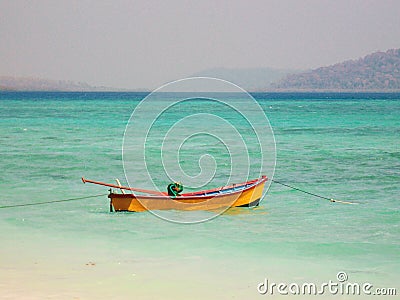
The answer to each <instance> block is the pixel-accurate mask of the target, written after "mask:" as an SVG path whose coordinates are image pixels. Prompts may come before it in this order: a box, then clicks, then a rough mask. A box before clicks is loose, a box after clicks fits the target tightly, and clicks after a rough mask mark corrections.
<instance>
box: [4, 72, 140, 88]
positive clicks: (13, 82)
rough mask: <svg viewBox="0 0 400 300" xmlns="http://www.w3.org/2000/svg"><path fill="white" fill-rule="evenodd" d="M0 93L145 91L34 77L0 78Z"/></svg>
mask: <svg viewBox="0 0 400 300" xmlns="http://www.w3.org/2000/svg"><path fill="white" fill-rule="evenodd" d="M0 91H47V92H56V91H61V92H103V91H109V92H125V91H138V92H139V91H140V92H142V91H144V92H147V90H145V89H136V90H133V89H132V90H126V89H120V88H112V87H105V86H92V85H89V84H87V83H86V82H75V81H71V80H51V79H43V78H34V77H12V76H0Z"/></svg>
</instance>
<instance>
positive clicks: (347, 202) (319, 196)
mask: <svg viewBox="0 0 400 300" xmlns="http://www.w3.org/2000/svg"><path fill="white" fill-rule="evenodd" d="M271 181H272V182H275V183H277V184H280V185H283V186H286V187H288V188H291V189H293V190H296V191H299V192H302V193H305V194H309V195H311V196H314V197H317V198H321V199H325V200H328V201H330V202H338V203H344V204H359V203H357V202H349V201H342V200H336V199H332V198H328V197H324V196H321V195H317V194H314V193H310V192H307V191H305V190H302V189H299V188H297V187H294V186H291V185H289V184H286V183H283V182H280V181H278V180H275V179H271Z"/></svg>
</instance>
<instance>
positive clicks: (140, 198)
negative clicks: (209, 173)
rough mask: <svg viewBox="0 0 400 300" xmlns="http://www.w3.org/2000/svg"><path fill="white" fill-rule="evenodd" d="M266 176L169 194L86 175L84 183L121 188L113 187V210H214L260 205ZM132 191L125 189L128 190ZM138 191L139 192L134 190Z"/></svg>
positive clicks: (111, 196)
mask: <svg viewBox="0 0 400 300" xmlns="http://www.w3.org/2000/svg"><path fill="white" fill-rule="evenodd" d="M267 180H268V178H267V177H266V176H262V177H260V178H258V179H253V180H250V181H246V182H242V183H238V184H233V185H230V186H223V187H220V188H216V189H211V190H204V191H198V192H192V193H184V194H181V195H179V196H176V197H173V196H169V195H168V194H167V193H163V192H157V191H151V190H145V189H138V188H131V187H125V186H121V184H120V183H119V181H117V183H118V185H115V184H108V183H104V182H99V181H93V180H89V179H85V178H83V177H82V181H83V182H84V183H86V182H89V183H94V184H99V185H103V186H108V187H112V188H116V189H120V190H121V193H116V192H115V191H114V190H112V189H110V190H109V191H110V194H109V195H108V198H110V211H112V209H114V210H115V211H134V212H141V211H146V210H169V209H175V210H214V209H221V208H229V207H253V206H258V205H259V202H260V199H261V196H262V193H263V190H264V185H265V182H266V181H267ZM126 190H127V191H131V192H132V193H129V194H127V193H125V191H126ZM133 192H136V193H133Z"/></svg>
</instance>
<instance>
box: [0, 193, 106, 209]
mask: <svg viewBox="0 0 400 300" xmlns="http://www.w3.org/2000/svg"><path fill="white" fill-rule="evenodd" d="M106 195H108V194H99V195H91V196H85V197H77V198H68V199H62V200H53V201H43V202H36V203H25V204H14V205H4V206H0V209H1V208H12V207H23V206H34V205H42V204H50V203H58V202H68V201H76V200H83V199H89V198H96V197H102V196H106Z"/></svg>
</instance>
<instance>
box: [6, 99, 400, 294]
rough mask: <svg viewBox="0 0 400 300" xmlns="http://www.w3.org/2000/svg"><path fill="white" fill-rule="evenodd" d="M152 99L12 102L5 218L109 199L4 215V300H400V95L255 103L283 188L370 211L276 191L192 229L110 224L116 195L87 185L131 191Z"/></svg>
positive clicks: (138, 218) (123, 216)
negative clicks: (128, 135) (304, 291)
mask: <svg viewBox="0 0 400 300" xmlns="http://www.w3.org/2000/svg"><path fill="white" fill-rule="evenodd" d="M145 96H146V94H144V93H42V92H32V93H14V92H3V93H0V112H1V113H0V166H1V170H2V172H1V173H0V191H1V197H0V206H7V205H13V204H25V203H38V202H42V201H53V200H63V199H69V198H75V197H85V196H91V195H101V196H98V197H94V198H88V199H82V200H77V201H71V202H59V203H53V204H46V205H37V206H24V207H14V208H0V245H1V246H0V298H1V299H22V298H23V299H184V298H185V299H186V298H192V299H203V298H205V297H208V298H218V299H232V298H236V299H244V298H246V299H253V298H254V299H255V298H260V297H261V298H263V297H268V295H260V294H259V293H258V291H257V286H258V284H259V283H260V282H262V281H264V279H265V278H268V280H270V281H273V282H277V283H279V282H285V283H288V284H289V283H292V282H295V283H299V284H301V283H302V282H315V283H321V282H327V281H329V280H336V275H337V273H338V272H346V274H347V275H348V281H349V282H360V283H362V282H369V283H371V284H373V286H374V287H379V288H391V287H395V288H397V295H399V294H400V285H399V282H400V226H399V225H400V204H399V201H400V196H399V195H400V185H399V178H400V177H399V175H400V139H399V136H400V94H328V93H326V94H316V93H314V94H307V93H306V94H299V93H285V94H263V93H258V94H253V96H254V98H255V99H256V100H257V102H258V103H259V104H260V106H261V107H262V108H263V110H264V111H265V113H266V115H267V116H268V118H269V121H270V123H271V126H272V129H273V131H274V134H275V140H276V169H275V174H274V179H275V180H278V181H282V182H284V183H287V184H289V185H293V186H295V187H297V188H300V189H303V190H306V191H308V192H311V193H315V194H318V195H322V196H324V197H328V198H335V199H340V200H343V201H352V202H357V203H359V204H357V205H346V204H339V203H331V202H329V201H327V200H324V199H320V198H316V197H313V196H311V195H308V194H304V193H301V192H299V191H295V190H292V189H289V188H287V187H284V186H281V185H279V184H276V183H272V184H271V185H270V187H269V190H268V192H267V193H266V196H265V198H264V199H263V201H262V202H261V205H260V206H259V207H258V208H256V209H231V210H229V211H227V212H226V213H225V214H223V215H221V216H219V217H217V218H214V219H212V220H211V221H208V222H203V223H198V224H190V225H183V224H176V223H172V222H167V221H165V220H162V219H160V218H157V217H156V216H154V215H153V214H151V213H110V212H109V206H108V199H107V196H106V194H107V193H108V192H107V188H106V187H100V186H95V185H89V184H86V185H84V184H82V182H81V179H80V178H81V177H82V176H85V177H86V178H90V179H94V180H100V181H104V182H110V183H114V182H115V178H119V179H120V180H121V182H123V183H124V184H125V183H126V181H125V174H124V169H123V163H122V154H121V146H122V141H123V135H124V131H125V126H126V124H127V122H128V120H129V118H130V115H131V113H132V111H133V109H134V108H135V107H136V105H137V104H138V103H139V102H140V101H141V100H142V99H143V98H144V97H145ZM154 105H155V106H156V105H157V103H155V104H154ZM161 127H162V126H161ZM195 142H197V143H198V147H197V148H196V150H197V152H196V153H194V154H193V155H195V156H196V157H198V150H199V149H200V148H201V146H202V143H201V140H197V141H196V140H195ZM208 142H210V143H211V144H212V142H211V141H208ZM206 148H208V147H206ZM212 154H213V155H214V156H215V160H216V162H217V163H221V164H222V166H223V165H224V163H225V156H224V155H225V154H224V153H223V151H220V149H219V148H218V147H217V148H216V149H215V151H214V152H213V153H212ZM183 157H184V162H183V163H186V164H189V165H188V166H186V167H187V168H189V169H190V167H191V166H192V165H191V164H190V157H191V153H190V151H189V152H185V154H184V155H183ZM188 161H189V162H188ZM196 163H197V159H196ZM152 172H153V173H154V172H155V174H156V177H157V180H158V182H160V184H162V183H163V181H164V178H165V174H164V172H163V171H162V170H160V171H157V169H153V171H152ZM157 172H159V173H157ZM224 174H225V173H224V172H221V173H217V175H216V177H217V178H216V180H217V182H218V180H222V181H223V179H224ZM137 178H138V181H137V182H138V187H145V185H146V182H142V181H141V176H140V174H138V175H137ZM165 180H166V179H165ZM168 183H169V182H165V185H167V184H168ZM175 213H176V214H180V212H175ZM192 213H196V212H192ZM199 213H201V214H204V212H199ZM327 296H328V297H329V295H327ZM315 297H316V298H318V296H315ZM332 297H333V296H332ZM336 297H337V296H336ZM344 298H346V297H344ZM370 298H371V299H373V296H371V297H370ZM377 298H379V299H381V298H382V297H377ZM392 298H394V297H392Z"/></svg>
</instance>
